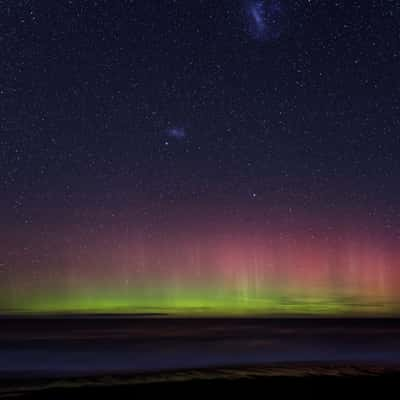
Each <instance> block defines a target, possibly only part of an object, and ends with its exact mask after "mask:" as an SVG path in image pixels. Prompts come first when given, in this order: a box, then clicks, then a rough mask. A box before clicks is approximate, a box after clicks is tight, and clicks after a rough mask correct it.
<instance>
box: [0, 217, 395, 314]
mask: <svg viewBox="0 0 400 400" xmlns="http://www.w3.org/2000/svg"><path fill="white" fill-rule="evenodd" d="M218 226H223V225H221V224H219V225H218ZM160 232H161V233H160V234H159V235H157V236H151V237H144V236H143V235H139V234H138V233H131V234H129V235H125V236H124V235H121V234H116V233H114V234H113V238H114V239H113V241H111V240H110V239H109V238H108V236H107V235H104V236H103V237H100V236H98V235H97V236H94V237H93V238H92V240H91V241H90V242H89V244H90V245H85V246H83V247H82V240H83V239H82V237H81V236H80V235H74V236H75V237H74V239H73V240H72V241H68V245H65V244H64V245H63V247H55V248H54V249H53V251H52V252H51V253H50V254H49V256H48V259H47V264H46V267H45V268H44V267H41V269H38V268H36V269H35V270H27V269H26V268H25V270H24V273H23V274H20V275H21V276H19V275H18V274H17V273H15V274H14V275H13V274H12V271H9V272H8V280H7V279H6V280H3V282H2V284H1V288H2V291H1V294H0V313H3V314H4V313H11V314H12V313H34V314H41V313H67V314H68V313H94V314H96V313H110V314H112V313H118V314H119V313H122V314H137V313H140V314H143V313H145V314H151V313H157V314H160V313H161V314H168V315H185V316H191V315H193V316H212V315H220V316H224V315H225V316H230V315H235V316H236V315H237V316H247V315H248V316H251V315H254V316H273V315H283V316H285V315H287V316H290V315H309V316H313V315H315V316H357V315H360V316H395V315H400V273H399V271H400V269H399V264H400V253H399V251H398V249H397V247H396V245H395V242H393V243H392V242H391V241H390V240H388V239H387V238H385V237H384V236H379V235H373V234H360V233H359V234H356V235H354V234H349V233H348V232H347V233H346V232H345V231H339V230H338V229H334V230H333V231H332V232H330V233H326V232H324V233H323V232H321V231H319V232H317V234H316V233H315V230H313V231H306V230H304V229H303V230H302V229H294V228H292V229H290V230H287V231H286V233H285V234H282V233H278V232H282V230H279V229H278V228H274V229H272V230H271V231H270V232H269V233H268V232H266V231H265V230H264V231H260V230H258V231H257V230H255V231H253V232H249V231H246V230H245V229H244V228H243V227H242V228H234V227H232V226H230V227H229V228H227V227H225V228H223V229H221V230H220V231H217V230H210V229H208V230H201V229H200V230H199V229H197V230H195V229H189V230H187V231H186V232H184V233H182V232H179V231H178V229H177V228H176V227H174V228H173V230H172V231H169V232H166V231H161V230H160ZM287 232H290V233H287ZM66 235H70V234H67V233H64V236H66ZM59 242H60V241H59V240H57V241H56V243H58V244H59ZM41 246H43V243H41ZM35 251H37V252H39V250H35ZM21 258H22V257H21ZM55 259H58V260H59V263H58V264H57V265H56V266H54V265H53V266H52V265H51V264H50V261H49V260H53V262H54V260H55ZM21 270H23V268H22V267H18V268H16V269H15V271H21ZM3 276H4V274H3Z"/></svg>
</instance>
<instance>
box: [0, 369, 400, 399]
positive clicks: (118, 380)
mask: <svg viewBox="0 0 400 400" xmlns="http://www.w3.org/2000/svg"><path fill="white" fill-rule="evenodd" d="M399 382H400V368H396V367H393V366H391V367H372V366H344V365H320V366H316V365H287V366H282V365H274V366H269V367H253V368H224V369H209V370H187V371H174V372H165V373H158V374H136V375H134V376H98V377H87V378H79V379H76V378H64V379H47V380H46V379H35V380H26V379H25V380H18V379H16V380H9V381H5V380H3V382H2V383H3V386H2V387H1V388H0V399H7V398H21V399H88V398H96V399H99V398H113V399H118V398H129V397H131V398H135V397H136V396H140V397H142V396H146V397H148V396H152V395H161V396H162V397H165V396H169V395H178V394H179V395H184V396H185V397H193V396H195V398H196V396H199V395H200V396H204V395H217V394H218V393H221V394H223V395H224V396H231V395H233V396H237V395H247V396H248V395H252V396H253V395H257V396H261V397H271V396H272V395H276V394H278V395H279V397H282V396H286V395H287V396H289V395H290V396H293V395H294V396H296V397H299V396H307V397H309V396H319V397H321V398H331V396H337V395H343V396H348V395H351V393H354V394H356V395H357V397H358V396H360V395H367V396H371V395H372V396H379V397H381V396H382V395H384V394H385V393H386V394H390V393H392V394H394V393H397V389H398V384H399ZM367 398H369V397H367Z"/></svg>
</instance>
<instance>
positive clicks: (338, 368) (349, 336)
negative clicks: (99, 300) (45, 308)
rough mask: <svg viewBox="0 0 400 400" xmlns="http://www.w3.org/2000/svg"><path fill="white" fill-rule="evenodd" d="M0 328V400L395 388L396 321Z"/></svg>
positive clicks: (75, 323)
mask: <svg viewBox="0 0 400 400" xmlns="http://www.w3.org/2000/svg"><path fill="white" fill-rule="evenodd" d="M0 324H1V329H0V398H3V397H4V398H9V397H17V398H18V397H22V398H40V399H42V398H44V399H47V398H49V399H50V398H52V399H53V398H54V399H55V398H57V399H63V398H91V397H93V398H104V397H106V398H110V397H114V398H115V399H116V398H120V397H121V398H125V397H130V396H131V395H135V394H141V393H146V394H149V393H151V392H153V391H154V393H156V392H158V391H160V390H161V392H163V391H171V390H172V391H173V392H176V391H183V393H186V394H187V395H191V394H196V393H197V392H202V391H205V392H207V393H210V394H211V393H213V391H214V390H219V389H221V390H223V391H224V392H225V393H229V394H230V393H233V394H237V393H238V391H241V390H244V391H246V392H248V391H251V392H253V391H259V392H260V393H265V394H266V393H272V391H273V392H274V393H275V391H278V392H279V393H281V394H285V393H290V392H292V391H294V392H295V394H300V393H303V392H304V394H305V395H309V394H311V393H314V394H318V393H319V394H321V395H324V396H325V395H329V394H331V393H333V392H337V391H343V393H345V391H347V390H349V389H352V390H353V389H354V390H356V391H357V392H359V393H361V392H362V393H367V394H371V393H372V391H377V393H378V392H382V393H383V392H387V391H388V390H390V388H392V387H394V388H395V389H396V387H397V386H398V383H399V382H400V320H396V319H325V320H323V319H173V318H148V317H146V318H144V317H140V318H137V317H136V318H133V317H130V318H126V317H106V316H104V317H89V316H87V317H84V318H83V317H79V318H78V317H69V318H65V317H51V318H0ZM165 393H166V392H165ZM254 393H256V392H254Z"/></svg>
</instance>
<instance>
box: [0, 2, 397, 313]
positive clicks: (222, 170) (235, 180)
mask: <svg viewBox="0 0 400 400" xmlns="http://www.w3.org/2000/svg"><path fill="white" fill-rule="evenodd" d="M399 70H400V1H397V0H386V1H382V0H380V1H378V0H368V1H367V0H358V1H356V0H337V1H334V0H308V1H307V0H297V1H294V0H293V1H289V0H191V1H189V0H146V1H136V0H129V1H128V0H109V1H107V0H86V1H84V0H68V1H67V0H58V1H53V0H51V1H50V0H0V172H1V174H0V311H1V312H33V313H42V312H111V313H113V312H132V313H134V312H141V313H142V312H146V313H147V312H166V313H172V314H174V313H177V314H179V313H183V314H190V315H192V314H196V315H197V314H199V315H209V314H229V315H230V314H241V315H242V314H243V315H247V314H263V315H271V314H279V315H291V314H296V315H297V314H307V315H314V314H318V315H320V314H323V315H335V316H336V315H359V314H361V315H365V314H367V315H394V314H396V315H397V314H400V247H399V244H400V203H399V200H400V185H399V178H400V134H399V133H400V132H399V129H400V76H399Z"/></svg>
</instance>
